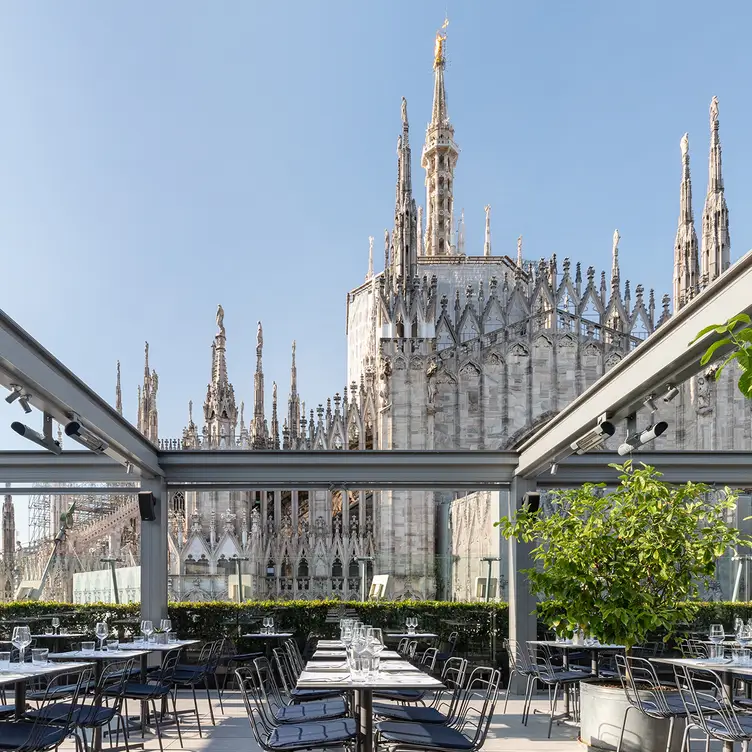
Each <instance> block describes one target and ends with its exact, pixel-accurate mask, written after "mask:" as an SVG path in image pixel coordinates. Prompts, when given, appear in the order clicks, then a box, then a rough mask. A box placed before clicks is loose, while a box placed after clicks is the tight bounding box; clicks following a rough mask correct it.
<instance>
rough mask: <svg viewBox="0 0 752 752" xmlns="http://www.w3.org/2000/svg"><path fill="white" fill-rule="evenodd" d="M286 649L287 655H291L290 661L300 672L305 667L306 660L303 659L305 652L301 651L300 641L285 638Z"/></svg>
mask: <svg viewBox="0 0 752 752" xmlns="http://www.w3.org/2000/svg"><path fill="white" fill-rule="evenodd" d="M284 646H285V650H287V655H289V656H290V661H291V662H292V665H293V666H294V667H295V669H296V671H297V672H298V673H300V672H301V671H302V670H303V669H304V668H305V661H304V660H303V654H302V653H301V652H300V648H299V647H298V643H297V642H295V640H293V639H289V640H285V644H284Z"/></svg>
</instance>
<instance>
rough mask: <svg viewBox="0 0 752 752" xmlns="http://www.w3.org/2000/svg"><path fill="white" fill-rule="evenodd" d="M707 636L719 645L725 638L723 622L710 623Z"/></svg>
mask: <svg viewBox="0 0 752 752" xmlns="http://www.w3.org/2000/svg"><path fill="white" fill-rule="evenodd" d="M708 637H709V639H710V641H711V642H712V643H715V644H716V645H720V643H722V642H723V641H724V640H725V639H726V632H725V631H724V629H723V624H711V625H710V634H709V635H708Z"/></svg>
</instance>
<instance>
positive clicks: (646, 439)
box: [616, 420, 668, 456]
mask: <svg viewBox="0 0 752 752" xmlns="http://www.w3.org/2000/svg"><path fill="white" fill-rule="evenodd" d="M667 428H668V423H666V421H665V420H662V421H660V422H658V423H655V424H653V425H651V426H648V427H647V428H646V429H645V430H644V431H642V432H641V433H635V434H632V436H630V437H629V438H628V439H627V440H626V441H625V442H624V443H623V444H622V445H621V446H620V447H619V448H618V449H617V450H616V451H617V452H618V453H619V454H620V455H622V456H624V455H625V454H630V453H631V452H633V451H634V450H635V449H637V447H641V446H644V445H645V444H649V443H650V442H651V441H655V439H657V438H658V437H659V436H660V435H661V434H662V433H664V432H665V431H666V429H667Z"/></svg>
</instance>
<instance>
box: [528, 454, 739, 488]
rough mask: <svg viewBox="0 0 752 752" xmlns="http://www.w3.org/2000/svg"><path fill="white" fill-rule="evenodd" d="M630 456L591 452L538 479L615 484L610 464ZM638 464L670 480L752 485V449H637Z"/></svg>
mask: <svg viewBox="0 0 752 752" xmlns="http://www.w3.org/2000/svg"><path fill="white" fill-rule="evenodd" d="M627 459H629V457H620V456H619V455H618V454H617V453H616V452H598V451H595V452H589V453H588V454H584V455H582V456H579V457H577V456H573V457H568V458H567V459H566V460H562V461H561V462H559V468H558V470H557V472H556V475H551V474H550V473H542V474H541V475H539V476H538V477H537V478H536V482H537V484H538V486H539V487H545V488H567V487H573V486H580V485H582V484H583V483H586V482H588V481H589V482H592V483H614V482H615V481H616V477H617V475H618V473H617V471H616V470H614V469H613V468H610V467H609V464H611V463H616V464H619V465H621V464H623V463H624V461H625V460H627ZM632 459H633V460H634V462H635V464H636V463H638V462H644V463H645V464H646V465H652V466H653V467H655V468H657V469H658V470H660V472H661V473H662V474H663V478H662V480H665V481H666V482H667V483H686V482H687V481H692V482H693V483H708V484H710V485H717V486H730V487H731V488H736V489H744V488H752V453H751V452H742V451H740V452H725V451H724V452H700V451H665V452H645V451H641V452H634V453H633V454H632Z"/></svg>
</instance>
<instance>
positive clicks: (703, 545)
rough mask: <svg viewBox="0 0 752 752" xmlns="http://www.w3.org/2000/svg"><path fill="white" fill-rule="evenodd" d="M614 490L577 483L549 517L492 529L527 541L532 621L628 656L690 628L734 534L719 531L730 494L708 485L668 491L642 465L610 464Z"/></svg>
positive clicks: (736, 540)
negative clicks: (659, 636)
mask: <svg viewBox="0 0 752 752" xmlns="http://www.w3.org/2000/svg"><path fill="white" fill-rule="evenodd" d="M610 467H612V468H614V469H615V470H616V471H617V472H618V473H619V476H618V487H617V488H616V489H615V490H614V491H612V492H610V493H604V492H603V491H602V489H603V488H605V484H603V483H600V484H595V483H586V484H585V485H583V486H582V487H580V488H575V489H569V490H560V491H556V492H555V493H554V501H555V504H554V506H555V511H554V512H553V513H552V514H550V515H546V514H544V513H543V510H537V511H535V512H533V511H531V510H530V509H529V507H528V506H527V505H525V506H523V507H522V509H520V510H519V511H518V512H517V514H516V516H515V517H514V518H513V519H509V518H506V517H505V518H503V519H502V520H500V521H499V522H498V523H496V524H497V525H499V526H500V528H501V532H502V533H503V535H504V536H505V537H507V538H516V539H518V540H520V541H526V542H534V543H535V544H536V545H535V547H534V548H533V549H532V558H533V560H534V561H535V562H536V564H537V566H536V567H535V568H534V569H528V570H526V574H527V577H528V579H529V581H530V585H531V588H532V590H533V592H535V593H537V594H538V595H539V596H540V597H541V599H542V601H541V603H540V605H539V614H540V616H541V618H542V619H543V621H544V622H545V623H547V624H548V625H549V626H550V627H552V628H554V629H556V630H557V631H559V632H567V633H571V632H573V631H574V630H575V629H577V628H585V629H588V630H589V631H590V632H591V633H592V634H593V635H595V636H596V637H598V638H599V639H600V640H601V641H604V642H608V643H612V644H621V645H625V646H626V647H627V648H628V649H631V648H632V646H634V645H637V644H640V643H641V642H644V641H645V640H646V639H647V638H648V635H649V634H650V633H652V632H655V631H665V633H666V634H667V635H670V634H672V633H673V632H674V631H675V629H676V628H677V626H678V625H679V624H681V623H684V622H686V621H690V620H691V619H692V617H693V615H694V612H695V610H696V604H695V603H692V602H691V601H692V600H693V599H697V598H698V596H699V587H700V586H701V585H702V584H707V583H708V581H709V579H710V578H711V577H712V576H713V574H714V573H715V566H716V560H717V559H718V557H720V556H722V555H723V553H724V552H725V551H726V549H727V548H728V547H729V546H737V545H739V544H740V543H741V542H742V541H741V535H740V533H739V531H738V530H737V529H736V528H733V527H730V526H729V525H727V522H726V520H727V516H728V514H729V513H730V512H731V510H733V509H734V507H735V506H736V498H737V496H736V494H734V493H733V492H732V491H731V490H730V489H728V488H726V489H724V490H723V491H722V492H721V493H720V494H719V497H718V498H712V497H715V496H716V494H712V493H711V492H712V491H713V490H714V489H711V488H710V487H709V486H706V485H703V484H698V483H685V484H684V485H671V484H668V483H665V482H663V481H661V480H660V478H661V473H659V472H658V471H657V470H655V468H653V467H649V466H647V465H640V466H639V467H635V466H634V465H633V464H632V462H631V460H630V461H627V462H625V463H624V464H623V465H615V464H614V465H610Z"/></svg>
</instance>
